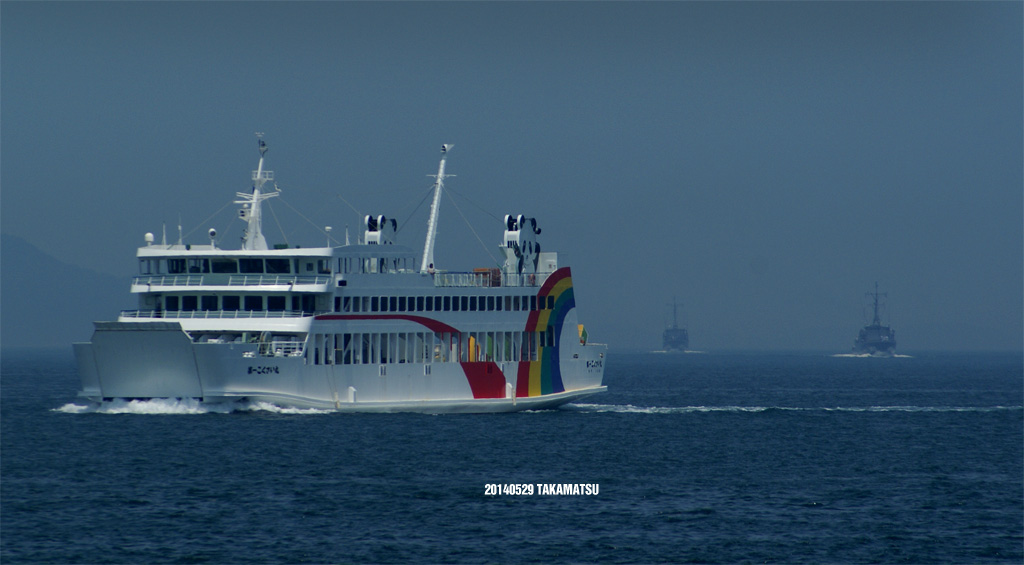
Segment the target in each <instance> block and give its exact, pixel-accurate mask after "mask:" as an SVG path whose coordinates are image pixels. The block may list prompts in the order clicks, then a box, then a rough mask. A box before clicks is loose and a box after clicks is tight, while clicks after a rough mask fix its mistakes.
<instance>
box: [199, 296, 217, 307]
mask: <svg viewBox="0 0 1024 565" xmlns="http://www.w3.org/2000/svg"><path fill="white" fill-rule="evenodd" d="M202 301H203V302H202V306H203V310H216V309H217V297H216V296H204V297H203V298H202Z"/></svg>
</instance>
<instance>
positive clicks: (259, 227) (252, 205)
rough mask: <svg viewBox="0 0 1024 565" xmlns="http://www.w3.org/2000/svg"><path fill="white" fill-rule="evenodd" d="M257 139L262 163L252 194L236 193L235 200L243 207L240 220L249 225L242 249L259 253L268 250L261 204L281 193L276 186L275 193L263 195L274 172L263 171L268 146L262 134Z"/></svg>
mask: <svg viewBox="0 0 1024 565" xmlns="http://www.w3.org/2000/svg"><path fill="white" fill-rule="evenodd" d="M256 138H257V139H258V140H259V150H260V162H259V165H257V166H256V170H255V171H253V172H252V192H250V193H248V194H246V193H245V192H236V193H235V194H236V195H237V196H238V200H235V204H241V205H242V209H241V210H239V211H238V218H239V219H241V220H243V221H245V222H246V223H247V224H248V225H247V226H246V228H245V235H244V236H242V249H246V250H257V251H259V250H264V249H267V240H266V238H264V237H263V217H262V213H261V211H260V203H261V202H263V201H264V200H266V199H268V198H273V197H275V196H277V195H278V194H279V192H278V191H277V185H275V186H274V189H275V190H274V192H268V193H266V194H264V193H263V185H264V184H266V183H267V182H268V181H272V180H274V172H273V171H264V170H263V159H264V156H265V155H266V154H267V144H266V143H265V142H264V141H263V133H262V132H256Z"/></svg>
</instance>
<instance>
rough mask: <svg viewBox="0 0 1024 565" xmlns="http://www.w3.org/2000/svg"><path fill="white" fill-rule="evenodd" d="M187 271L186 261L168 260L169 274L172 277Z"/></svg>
mask: <svg viewBox="0 0 1024 565" xmlns="http://www.w3.org/2000/svg"><path fill="white" fill-rule="evenodd" d="M185 271H186V265H185V260H184V259H168V260H167V272H168V273H170V274H172V275H177V274H180V273H184V272H185Z"/></svg>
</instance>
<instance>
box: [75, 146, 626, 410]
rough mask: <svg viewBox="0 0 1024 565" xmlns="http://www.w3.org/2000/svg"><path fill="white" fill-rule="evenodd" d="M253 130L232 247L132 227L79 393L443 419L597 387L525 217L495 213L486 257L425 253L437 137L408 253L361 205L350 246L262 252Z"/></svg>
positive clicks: (570, 307)
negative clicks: (446, 261) (420, 241)
mask: <svg viewBox="0 0 1024 565" xmlns="http://www.w3.org/2000/svg"><path fill="white" fill-rule="evenodd" d="M258 142H259V143H258V149H259V163H258V165H257V168H256V170H255V171H253V173H252V188H251V190H250V191H248V192H238V193H236V195H237V200H235V203H236V204H240V205H241V208H240V210H239V218H240V219H241V220H243V221H244V222H245V225H246V227H245V233H244V235H243V237H242V245H241V248H240V249H222V248H221V247H219V246H218V242H217V239H216V236H217V234H216V231H215V230H212V229H211V230H210V231H209V243H204V244H183V243H182V241H181V238H180V236H179V240H178V242H177V243H174V244H167V243H166V235H165V236H164V238H163V241H162V242H161V243H159V244H158V243H156V241H155V237H154V236H153V234H152V233H147V234H145V236H144V238H143V239H144V243H145V245H144V246H142V247H139V248H138V252H137V257H138V267H139V271H138V274H137V275H135V276H134V277H133V278H132V280H131V289H130V290H131V293H132V294H134V295H136V296H137V297H138V309H136V310H128V311H122V312H121V313H120V315H119V316H118V317H117V319H116V320H115V321H101V322H95V331H94V333H93V335H92V341H90V342H87V343H75V344H74V352H75V357H76V360H77V363H78V371H79V374H80V376H81V380H82V390H81V392H80V393H79V396H80V397H84V398H87V399H89V400H91V401H94V402H108V401H112V400H115V399H125V400H142V399H145V400H149V399H165V398H166V399H194V400H197V401H199V402H201V403H224V402H242V401H250V402H269V403H272V404H275V405H278V406H282V407H295V408H318V409H327V410H337V411H354V412H422V413H458V412H511V411H519V410H539V409H550V408H555V407H558V406H560V405H562V404H565V403H568V402H572V401H574V400H578V399H580V398H583V397H586V396H588V395H592V394H595V393H599V392H604V391H605V390H607V387H606V386H604V385H603V384H602V382H603V377H604V360H605V354H606V352H607V346H606V345H603V344H596V343H590V342H589V341H588V335H587V331H586V329H585V328H584V326H583V325H582V324H581V323H580V322H579V321H578V319H577V314H576V299H575V296H574V293H573V280H572V273H571V271H570V269H569V267H568V266H565V265H561V264H560V263H559V259H558V254H557V253H555V252H551V251H541V246H540V242H539V241H538V237H537V236H539V235H540V233H541V229H540V227H539V226H538V223H537V220H536V219H535V218H532V217H527V216H525V215H521V214H520V215H506V216H505V217H504V223H503V226H502V228H503V229H502V234H501V235H502V239H501V240H500V241H499V242H498V247H499V249H500V251H501V253H500V256H499V259H498V261H502V262H500V263H498V262H497V261H496V264H495V265H494V266H488V267H484V268H478V269H472V270H470V271H464V272H459V271H447V270H442V269H440V268H438V267H437V266H436V265H435V264H434V243H435V239H436V234H437V222H438V211H439V207H440V204H441V195H442V192H443V190H444V180H445V178H446V177H447V176H450V175H445V163H446V160H447V157H448V154H449V151H450V150H451V147H452V146H451V145H443V146H442V147H441V161H440V165H439V167H438V170H437V173H436V175H430V176H433V177H434V182H433V188H432V190H433V195H432V196H433V199H432V203H431V208H430V216H429V221H428V223H427V235H426V240H425V242H424V246H423V251H422V253H417V252H416V251H415V250H414V249H412V248H410V247H406V246H403V245H400V244H399V243H397V241H396V237H395V235H396V231H397V227H398V225H397V222H396V221H395V219H394V218H389V217H386V216H384V215H376V216H374V215H367V216H365V218H364V222H363V225H362V226H361V228H360V229H361V230H364V232H363V234H362V237H361V238H359V240H358V242H357V243H354V244H349V242H348V241H347V240H348V237H347V234H346V238H345V239H346V241H345V242H344V244H341V242H337V243H338V245H332V244H331V240H330V238H328V244H327V245H328V246H327V247H297V246H296V247H289V246H287V245H274V246H273V248H269V247H268V245H267V239H266V238H265V237H264V235H263V231H262V210H261V204H262V203H263V202H264V201H266V200H268V199H270V198H274V197H277V196H278V195H279V194H280V191H279V190H278V189H277V185H276V184H275V183H274V182H273V181H274V174H273V172H272V171H269V170H266V169H264V161H265V158H266V153H267V145H266V143H265V142H264V140H263V138H262V136H259V137H258ZM268 183H270V186H272V187H273V188H271V187H270V186H268ZM324 231H325V233H327V234H328V236H329V232H330V228H329V227H325V229H324ZM179 233H180V229H179Z"/></svg>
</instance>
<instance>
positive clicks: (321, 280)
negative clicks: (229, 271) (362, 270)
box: [228, 275, 331, 286]
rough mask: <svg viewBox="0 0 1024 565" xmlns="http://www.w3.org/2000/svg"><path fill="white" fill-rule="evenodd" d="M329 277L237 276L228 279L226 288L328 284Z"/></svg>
mask: <svg viewBox="0 0 1024 565" xmlns="http://www.w3.org/2000/svg"><path fill="white" fill-rule="evenodd" d="M330 282H331V278H330V277H295V276H287V275H237V276H232V277H230V278H229V279H228V286H282V285H309V284H312V285H317V284H321V285H323V284H329V283H330Z"/></svg>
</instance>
